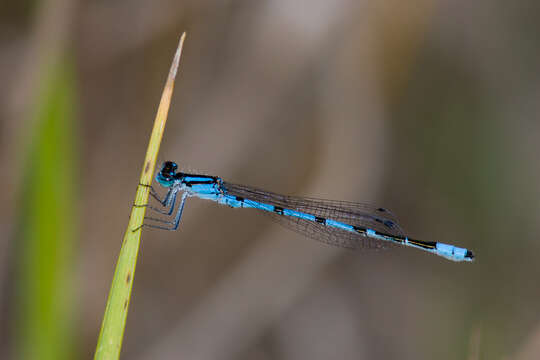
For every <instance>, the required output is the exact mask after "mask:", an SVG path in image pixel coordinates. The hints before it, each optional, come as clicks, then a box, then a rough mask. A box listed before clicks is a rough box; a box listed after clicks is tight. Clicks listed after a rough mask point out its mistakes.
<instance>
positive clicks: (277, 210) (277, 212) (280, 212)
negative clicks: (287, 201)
mask: <svg viewBox="0 0 540 360" xmlns="http://www.w3.org/2000/svg"><path fill="white" fill-rule="evenodd" d="M274 212H275V213H276V214H278V215H283V208H282V207H279V206H274Z"/></svg>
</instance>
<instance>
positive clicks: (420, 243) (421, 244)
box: [408, 239, 437, 249]
mask: <svg viewBox="0 0 540 360" xmlns="http://www.w3.org/2000/svg"><path fill="white" fill-rule="evenodd" d="M408 242H409V244H412V245H415V246H418V247H421V248H423V249H435V248H436V247H437V243H436V242H435V241H420V240H414V239H408Z"/></svg>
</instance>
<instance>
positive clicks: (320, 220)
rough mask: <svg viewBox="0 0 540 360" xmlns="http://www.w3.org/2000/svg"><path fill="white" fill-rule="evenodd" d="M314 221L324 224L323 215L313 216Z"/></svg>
mask: <svg viewBox="0 0 540 360" xmlns="http://www.w3.org/2000/svg"><path fill="white" fill-rule="evenodd" d="M315 221H316V222H318V223H319V224H323V225H326V219H325V218H323V217H318V216H315Z"/></svg>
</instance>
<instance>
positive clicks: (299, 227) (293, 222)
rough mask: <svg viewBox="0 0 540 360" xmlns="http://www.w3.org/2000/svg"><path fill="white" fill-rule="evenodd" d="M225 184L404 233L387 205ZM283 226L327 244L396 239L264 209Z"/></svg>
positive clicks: (274, 201)
mask: <svg viewBox="0 0 540 360" xmlns="http://www.w3.org/2000/svg"><path fill="white" fill-rule="evenodd" d="M223 188H224V189H225V191H226V192H227V193H228V194H229V195H232V196H238V197H241V198H244V199H249V200H255V201H258V202H261V203H265V204H270V205H274V206H279V207H282V208H283V209H291V210H296V211H301V212H304V213H307V214H311V215H314V216H317V217H322V218H325V219H332V220H335V221H340V222H343V223H345V224H349V225H352V226H358V227H361V228H368V229H373V230H375V231H377V232H379V233H382V234H388V235H392V236H404V232H403V230H402V229H401V227H400V226H399V225H398V223H397V220H396V218H395V216H394V215H393V214H392V213H391V212H390V211H388V210H387V209H384V208H380V207H375V206H372V205H368V204H362V203H353V202H348V201H336V200H324V199H315V198H303V197H296V196H286V195H280V194H275V193H271V192H268V191H265V190H260V189H256V188H252V187H249V186H245V185H236V184H231V183H227V182H224V183H223ZM264 213H265V214H268V215H270V216H271V218H272V219H273V220H274V221H276V222H278V223H279V224H281V225H282V226H284V227H286V228H288V229H291V230H293V231H296V232H298V233H301V234H302V235H305V236H307V237H310V238H312V239H314V240H318V241H321V242H324V243H326V244H330V245H334V246H338V247H343V248H349V249H357V248H370V249H371V248H385V247H391V246H392V243H389V242H386V241H380V240H376V239H372V238H368V237H366V236H363V235H362V234H359V233H353V232H349V231H346V230H341V229H337V228H334V227H331V226H327V225H324V224H320V223H317V222H314V221H309V220H304V219H299V218H295V217H290V216H284V215H278V214H276V213H270V212H266V211H265V212H264Z"/></svg>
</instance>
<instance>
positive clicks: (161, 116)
mask: <svg viewBox="0 0 540 360" xmlns="http://www.w3.org/2000/svg"><path fill="white" fill-rule="evenodd" d="M185 35H186V34H185V33H184V34H182V37H181V38H180V43H179V44H178V48H177V50H176V54H175V55H174V59H173V62H172V65H171V69H170V71H169V76H168V78H167V82H166V84H165V88H164V90H163V94H162V95H161V101H160V103H159V108H158V111H157V114H156V119H155V121H154V127H153V129H152V134H151V135H150V142H149V144H148V149H147V152H146V158H145V160H144V164H143V169H142V172H141V177H140V180H139V183H141V184H151V183H152V178H153V175H154V169H155V166H156V160H157V154H158V151H159V146H160V144H161V139H162V137H163V131H164V129H165V123H166V121H167V114H168V112H169V105H170V103H171V96H172V92H173V89H174V79H175V77H176V72H177V69H178V63H179V61H180V55H181V53H182V45H183V43H184V38H185ZM148 195H149V189H148V187H144V186H139V187H137V193H136V194H135V204H146V203H147V202H148ZM145 212H146V208H144V207H133V208H132V209H131V216H130V218H129V222H128V226H127V229H126V232H125V234H124V240H123V242H122V248H121V249H120V255H119V256H118V261H117V264H116V270H115V272H114V277H113V280H112V285H111V290H110V292H109V298H108V300H107V306H106V308H105V315H104V316H103V323H102V325H101V332H100V334H99V339H98V343H97V347H96V354H95V357H94V359H96V360H102V359H107V360H110V359H118V358H119V356H120V350H121V347H122V339H123V335H124V329H125V325H126V318H127V312H128V306H129V300H130V297H131V288H132V285H133V276H134V274H135V266H136V263H137V254H138V252H139V245H140V239H141V227H142V224H143V220H144V214H145ZM133 229H139V230H137V231H133Z"/></svg>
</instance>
